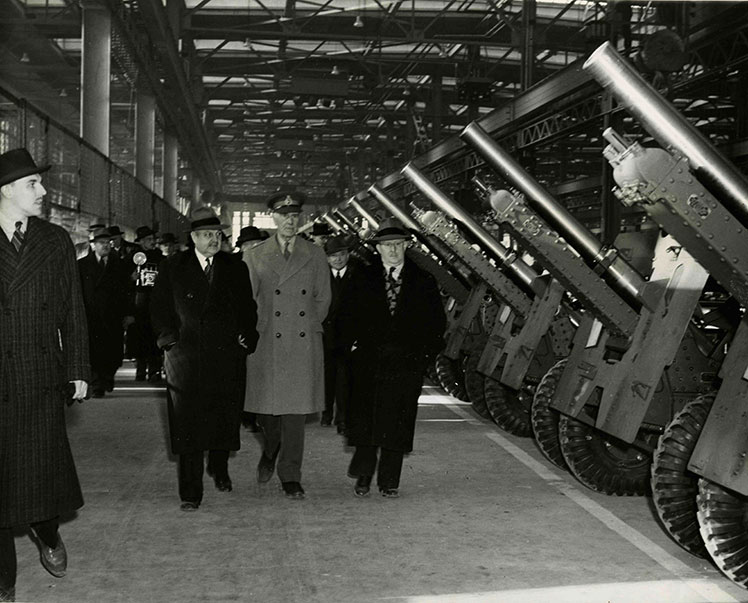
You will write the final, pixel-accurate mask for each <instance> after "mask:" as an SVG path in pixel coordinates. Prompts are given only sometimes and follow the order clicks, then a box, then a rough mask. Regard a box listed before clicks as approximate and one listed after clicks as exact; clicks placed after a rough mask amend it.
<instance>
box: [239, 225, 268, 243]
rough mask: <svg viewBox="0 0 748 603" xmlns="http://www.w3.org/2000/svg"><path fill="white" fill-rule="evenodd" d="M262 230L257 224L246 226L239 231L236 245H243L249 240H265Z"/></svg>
mask: <svg viewBox="0 0 748 603" xmlns="http://www.w3.org/2000/svg"><path fill="white" fill-rule="evenodd" d="M264 240H265V239H263V237H262V232H261V231H260V229H259V228H257V226H245V227H244V228H242V229H241V230H240V231H239V237H238V238H237V239H236V246H237V247H241V246H242V243H246V242H247V241H264Z"/></svg>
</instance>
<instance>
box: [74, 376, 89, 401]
mask: <svg viewBox="0 0 748 603" xmlns="http://www.w3.org/2000/svg"><path fill="white" fill-rule="evenodd" d="M70 383H72V384H73V385H75V393H74V394H73V400H83V399H84V398H85V397H86V394H88V383H86V382H85V381H80V380H78V379H76V380H75V381H71V382H70Z"/></svg>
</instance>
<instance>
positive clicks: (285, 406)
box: [244, 193, 330, 499]
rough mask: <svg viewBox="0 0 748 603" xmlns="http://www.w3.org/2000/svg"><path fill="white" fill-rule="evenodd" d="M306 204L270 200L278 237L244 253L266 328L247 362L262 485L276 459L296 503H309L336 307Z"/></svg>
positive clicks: (248, 404) (296, 197)
mask: <svg viewBox="0 0 748 603" xmlns="http://www.w3.org/2000/svg"><path fill="white" fill-rule="evenodd" d="M303 204H304V195H303V194H301V193H278V194H276V195H273V196H272V197H270V198H269V199H268V207H269V208H270V210H271V211H272V212H273V221H274V222H275V225H276V226H277V232H276V234H275V236H274V237H271V238H269V239H268V240H267V241H265V242H263V243H260V244H259V245H258V246H257V247H254V248H252V249H248V250H246V251H245V252H244V261H245V262H246V263H247V265H248V266H249V275H250V277H251V279H252V288H253V290H254V295H255V299H256V300H257V309H258V314H259V323H258V324H259V327H258V330H259V331H260V340H259V343H258V347H257V354H254V355H253V356H250V357H249V359H248V362H247V369H248V379H247V394H246V400H245V410H247V411H249V412H255V413H257V415H258V417H257V422H258V424H259V425H260V428H261V429H262V431H263V434H264V436H265V437H264V446H263V452H262V454H261V455H260V462H259V464H258V466H257V480H258V481H259V482H260V483H263V482H267V481H269V480H270V478H271V477H272V475H273V471H274V470H275V463H276V458H277V461H278V477H279V478H280V481H281V485H282V487H283V491H284V493H285V495H286V496H287V497H289V498H292V499H302V498H304V489H303V488H302V486H301V463H302V459H303V456H304V424H305V421H306V415H307V414H311V413H316V412H319V411H321V410H322V409H323V408H324V390H325V385H324V361H323V358H324V356H323V344H322V331H323V327H322V321H323V320H324V319H325V316H327V310H328V307H329V305H330V270H329V269H328V267H327V261H326V260H325V253H324V251H323V250H322V249H321V248H319V247H317V246H316V245H314V244H312V243H310V242H309V241H305V240H304V239H302V238H301V237H299V236H297V234H296V233H297V232H298V227H299V214H300V212H301V206H302V205H303Z"/></svg>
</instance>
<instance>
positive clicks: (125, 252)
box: [109, 224, 139, 262]
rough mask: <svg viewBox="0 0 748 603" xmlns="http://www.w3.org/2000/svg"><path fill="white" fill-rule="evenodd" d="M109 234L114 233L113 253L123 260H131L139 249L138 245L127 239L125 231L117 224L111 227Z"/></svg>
mask: <svg viewBox="0 0 748 603" xmlns="http://www.w3.org/2000/svg"><path fill="white" fill-rule="evenodd" d="M109 234H110V235H112V253H113V254H114V255H116V256H117V257H119V259H120V260H122V261H123V262H131V261H132V259H131V258H132V256H133V254H134V253H135V252H136V251H138V249H139V248H138V246H137V245H136V244H135V243H130V241H126V240H125V239H124V233H123V232H122V231H121V230H120V228H119V226H117V225H116V224H115V225H112V226H110V227H109Z"/></svg>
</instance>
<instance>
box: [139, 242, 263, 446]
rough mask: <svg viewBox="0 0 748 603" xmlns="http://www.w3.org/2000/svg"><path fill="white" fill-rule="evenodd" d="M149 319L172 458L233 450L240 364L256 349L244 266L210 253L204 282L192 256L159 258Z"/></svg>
mask: <svg viewBox="0 0 748 603" xmlns="http://www.w3.org/2000/svg"><path fill="white" fill-rule="evenodd" d="M151 316H152V319H153V326H154V328H155V330H156V333H157V335H158V345H159V347H161V348H164V349H165V350H166V351H165V353H164V367H165V369H166V387H167V408H168V416H169V433H170V438H171V448H172V452H174V454H185V453H189V452H197V451H200V450H238V449H239V424H240V419H241V410H242V404H243V402H244V382H245V379H246V369H245V358H246V356H247V354H248V353H249V354H251V353H252V352H253V351H254V349H255V346H256V345H257V330H256V328H255V327H256V324H257V307H256V305H255V301H254V299H253V296H252V286H251V285H250V281H249V275H248V273H247V267H246V266H245V265H244V263H242V262H236V261H233V260H232V259H231V258H229V257H224V256H222V255H221V254H218V255H216V256H214V257H213V277H212V281H211V282H209V281H208V277H207V276H206V275H205V273H204V272H203V270H202V268H201V267H200V262H199V260H198V259H197V255H196V254H195V251H194V250H191V249H190V250H187V251H183V252H181V253H178V254H176V255H174V256H171V257H169V258H168V259H165V260H164V261H163V262H162V263H161V265H160V266H159V273H158V276H157V277H156V283H155V286H154V287H153V294H152V296H151ZM239 336H242V337H243V338H244V341H245V344H246V346H247V349H244V348H243V347H242V346H241V345H240V344H239Z"/></svg>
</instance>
